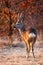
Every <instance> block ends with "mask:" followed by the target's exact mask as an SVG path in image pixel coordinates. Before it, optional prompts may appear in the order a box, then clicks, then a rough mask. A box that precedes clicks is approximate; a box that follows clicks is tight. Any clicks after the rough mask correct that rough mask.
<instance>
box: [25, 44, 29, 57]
mask: <svg viewBox="0 0 43 65" xmlns="http://www.w3.org/2000/svg"><path fill="white" fill-rule="evenodd" d="M25 49H26V58H28V57H29V53H28V52H29V51H28V44H25Z"/></svg>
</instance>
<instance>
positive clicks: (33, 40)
mask: <svg viewBox="0 0 43 65" xmlns="http://www.w3.org/2000/svg"><path fill="white" fill-rule="evenodd" d="M35 41H36V38H35V39H34V40H33V43H32V53H33V57H34V58H35V55H34V44H35Z"/></svg>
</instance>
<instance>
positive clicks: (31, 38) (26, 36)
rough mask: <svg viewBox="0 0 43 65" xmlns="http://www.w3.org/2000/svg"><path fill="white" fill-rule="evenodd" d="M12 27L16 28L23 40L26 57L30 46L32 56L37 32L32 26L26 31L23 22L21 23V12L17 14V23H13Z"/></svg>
mask: <svg viewBox="0 0 43 65" xmlns="http://www.w3.org/2000/svg"><path fill="white" fill-rule="evenodd" d="M14 28H16V29H18V30H19V32H20V35H21V37H22V39H23V41H24V44H25V47H26V53H27V54H26V57H27V58H28V57H29V52H30V50H31V47H32V53H33V57H34V58H35V56H34V43H35V41H36V38H37V32H36V29H34V28H32V27H31V28H30V29H29V32H28V31H26V29H25V27H24V24H23V20H22V13H21V14H18V20H17V23H16V24H15V25H14Z"/></svg>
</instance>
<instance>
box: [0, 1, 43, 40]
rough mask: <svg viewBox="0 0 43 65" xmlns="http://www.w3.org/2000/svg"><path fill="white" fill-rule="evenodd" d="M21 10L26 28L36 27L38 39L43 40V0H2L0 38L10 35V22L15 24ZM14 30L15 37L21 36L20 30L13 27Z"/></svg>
mask: <svg viewBox="0 0 43 65" xmlns="http://www.w3.org/2000/svg"><path fill="white" fill-rule="evenodd" d="M9 12H10V13H9ZM21 12H22V13H23V19H24V21H23V23H24V25H25V28H26V29H27V30H29V27H31V26H32V27H34V28H36V29H37V33H38V40H43V0H0V38H3V39H4V37H7V36H8V34H9V30H10V25H9V24H10V23H11V21H12V23H11V25H12V24H13V23H14V24H15V23H16V22H17V14H18V13H21ZM10 16H11V19H10ZM12 28H13V26H12ZM12 32H13V36H14V37H15V38H17V37H18V39H20V38H21V37H20V34H19V32H18V30H14V29H13V30H12Z"/></svg>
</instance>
